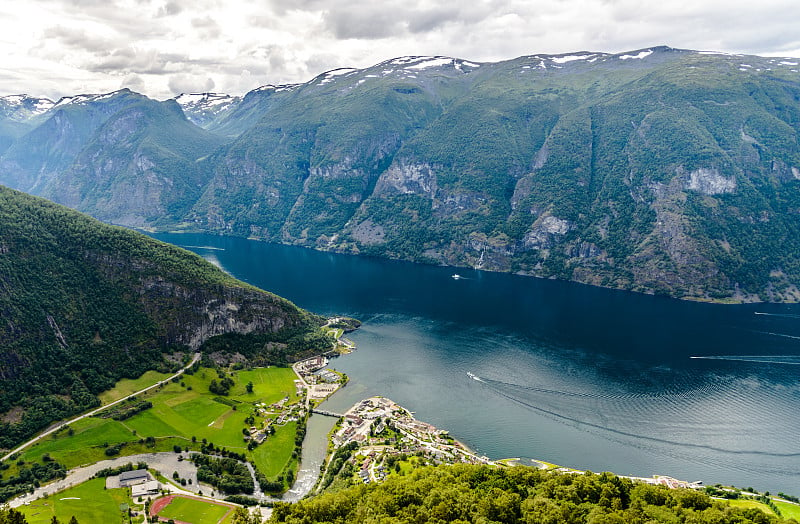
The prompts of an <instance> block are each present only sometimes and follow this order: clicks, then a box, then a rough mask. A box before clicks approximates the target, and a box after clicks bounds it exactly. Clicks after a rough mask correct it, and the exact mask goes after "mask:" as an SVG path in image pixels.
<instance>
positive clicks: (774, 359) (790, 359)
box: [689, 335, 800, 366]
mask: <svg viewBox="0 0 800 524" xmlns="http://www.w3.org/2000/svg"><path fill="white" fill-rule="evenodd" d="M787 336H788V335H787ZM791 338H800V337H791ZM689 358H691V359H697V360H730V361H733V362H754V363H758V364H788V365H790V366H797V365H800V356H796V355H707V356H693V357H689Z"/></svg>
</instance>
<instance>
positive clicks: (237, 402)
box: [0, 367, 304, 493]
mask: <svg viewBox="0 0 800 524" xmlns="http://www.w3.org/2000/svg"><path fill="white" fill-rule="evenodd" d="M219 373H224V374H225V375H226V377H228V378H230V379H231V380H233V381H234V386H233V387H232V388H231V391H230V395H229V396H228V397H225V399H224V400H226V401H229V402H230V403H231V405H228V404H223V403H220V402H217V401H216V400H215V395H214V394H213V393H211V392H210V391H209V390H208V385H209V383H210V381H211V380H214V379H218V378H219ZM295 378H296V376H295V374H294V372H293V371H292V370H291V369H290V368H283V367H272V368H256V369H249V370H239V371H235V372H227V371H226V372H221V371H219V370H217V369H212V368H198V369H197V370H196V371H193V372H192V373H191V374H184V375H182V376H181V378H180V380H179V381H175V382H172V381H171V382H168V383H166V384H164V385H162V386H159V387H157V388H154V389H153V390H151V391H150V392H148V393H146V394H144V395H143V396H141V398H139V399H137V400H136V401H135V402H136V403H138V402H149V403H151V404H152V407H151V408H150V409H147V410H145V411H141V412H139V413H136V414H135V415H133V416H131V417H130V418H127V419H125V420H115V419H113V418H101V417H91V418H88V419H83V420H80V421H78V422H76V423H74V424H72V425H71V426H70V429H71V434H70V431H67V430H62V431H59V432H58V433H56V434H55V435H54V436H52V437H49V438H47V439H44V440H43V441H40V442H39V443H37V444H35V445H33V446H31V447H30V448H28V449H26V450H25V451H24V452H23V453H22V454H21V455H20V460H22V461H23V462H24V464H25V466H22V467H20V466H18V465H17V464H16V463H13V464H12V465H11V466H10V467H9V468H8V470H6V471H4V472H3V478H16V477H18V476H20V471H21V470H25V469H30V468H39V469H41V468H44V466H45V465H48V464H49V465H48V467H51V468H52V467H56V466H55V465H59V466H58V467H59V468H60V467H62V466H61V465H63V467H66V468H73V467H75V466H79V465H82V464H90V463H93V462H97V461H99V460H103V459H105V458H107V456H108V453H109V450H112V451H115V452H116V453H118V454H119V455H122V456H126V455H133V454H138V453H151V452H154V451H174V450H175V449H176V448H179V449H182V450H183V449H190V450H193V451H200V450H201V449H202V450H206V451H208V452H209V453H212V452H215V453H222V454H226V455H227V454H228V453H230V454H236V455H237V456H238V455H241V457H244V458H246V459H247V460H249V461H251V462H252V463H253V464H254V466H255V467H256V469H257V470H258V472H259V473H260V475H261V476H262V479H263V483H265V484H266V483H271V484H269V487H270V488H271V489H272V491H275V492H282V491H284V490H285V489H286V488H287V487H288V486H289V485H290V484H291V482H290V481H289V478H290V477H291V478H293V476H294V474H295V473H296V469H297V466H298V461H299V452H298V449H299V445H298V431H299V430H300V428H301V427H304V426H302V425H301V424H300V423H298V422H297V421H287V422H285V423H284V424H283V425H278V424H277V423H276V422H275V420H276V419H277V418H278V417H279V415H280V413H282V410H280V409H272V408H270V407H269V406H270V405H272V404H275V403H277V402H279V401H282V400H284V399H288V400H287V401H286V402H285V404H284V405H286V406H287V409H292V408H291V406H297V405H299V401H300V400H301V399H300V397H298V396H297V395H296V388H295V386H294V380H295ZM248 382H252V383H253V393H247V391H246V384H247V383H248ZM243 383H244V384H243ZM256 404H259V406H260V405H262V404H263V405H266V408H263V407H257V406H256ZM115 407H116V406H115ZM234 407H235V409H234ZM267 424H269V425H271V427H272V428H273V430H271V434H270V435H268V436H267V437H266V440H265V441H264V442H263V443H262V444H260V445H257V446H252V447H251V446H248V441H247V440H245V439H244V435H243V432H242V430H243V429H247V428H250V427H252V426H258V427H261V426H263V425H267ZM300 442H301V443H302V438H300ZM212 446H213V449H212ZM45 456H46V457H48V458H49V459H50V460H51V461H53V462H50V463H45V462H43V460H44V457H45ZM59 471H60V470H59ZM28 475H29V474H27V473H26V474H25V478H26V479H28ZM247 479H248V480H249V479H250V476H249V474H248V476H247ZM29 480H30V479H29ZM27 486H28V483H27V482H25V483H22V484H20V487H19V489H20V490H27ZM250 491H252V487H251V488H250ZM250 491H247V492H250ZM0 493H2V488H1V487H0Z"/></svg>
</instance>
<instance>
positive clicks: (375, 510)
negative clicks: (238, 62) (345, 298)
mask: <svg viewBox="0 0 800 524" xmlns="http://www.w3.org/2000/svg"><path fill="white" fill-rule="evenodd" d="M270 522H285V523H288V524H301V523H303V524H306V523H330V524H334V523H336V524H338V523H341V524H346V523H351V522H358V523H362V524H369V523H378V522H387V523H388V522H394V523H403V522H409V523H411V522H430V523H444V522H457V523H467V522H476V523H477V522H480V523H486V524H489V523H503V524H515V523H527V524H533V523H547V524H558V523H570V524H578V523H593V524H623V523H626V524H646V523H655V522H668V523H678V522H686V523H689V522H691V523H695V524H702V523H739V524H777V523H779V522H795V521H794V520H791V521H784V520H781V519H780V518H777V517H774V516H769V515H767V514H765V513H764V512H762V511H761V510H759V509H755V508H749V509H744V508H733V507H730V506H729V505H728V503H727V502H726V501H718V500H712V499H711V498H710V497H709V496H708V495H706V494H705V493H702V492H699V491H695V490H691V489H676V490H670V489H668V488H666V487H665V486H650V485H647V484H634V483H633V482H632V481H630V480H627V479H622V478H620V477H617V476H615V475H613V474H611V473H602V474H600V475H597V474H592V473H588V474H586V475H579V474H568V473H567V474H559V473H551V472H545V471H542V470H536V469H532V468H529V467H522V466H520V467H512V468H493V467H489V466H468V465H455V466H438V467H428V468H424V469H421V470H416V471H414V472H413V473H412V474H411V475H409V476H406V477H397V476H392V477H391V478H390V479H389V480H387V481H386V482H385V483H382V484H375V485H364V486H358V487H354V488H349V489H346V490H343V491H340V492H336V493H327V494H323V495H320V496H317V497H314V498H312V499H309V500H304V501H301V502H298V503H296V504H281V503H279V504H277V505H276V506H275V510H274V513H273V515H272V519H271V520H270Z"/></svg>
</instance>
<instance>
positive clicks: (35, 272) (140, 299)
mask: <svg viewBox="0 0 800 524" xmlns="http://www.w3.org/2000/svg"><path fill="white" fill-rule="evenodd" d="M212 314H213V315H217V316H218V317H219V318H220V322H219V325H220V326H221V327H219V328H214V327H213V326H209V325H208V323H209V315H212ZM0 315H2V318H3V323H2V325H0V344H2V346H3V352H2V354H1V355H0V391H2V395H0V414H2V415H3V421H4V422H2V423H0V448H11V447H12V446H13V445H15V444H17V443H19V442H20V441H22V440H23V439H24V438H26V437H28V436H30V435H32V434H33V433H35V432H36V431H38V430H40V429H42V428H44V427H46V426H47V425H48V424H49V423H51V422H53V421H55V420H60V419H63V418H65V417H68V416H70V415H73V414H76V413H79V412H81V411H84V410H86V409H88V408H91V407H95V406H98V405H99V400H98V399H97V397H96V395H97V394H98V393H100V392H102V391H104V390H107V389H110V388H111V387H113V385H114V384H115V383H116V382H117V381H118V380H120V379H122V378H136V377H138V376H140V375H141V374H142V373H144V372H145V371H147V370H158V371H171V370H175V369H177V368H179V367H180V366H181V365H183V364H184V363H185V362H188V358H189V356H190V354H191V353H192V352H193V351H194V350H197V349H202V346H201V344H202V343H203V342H207V340H209V337H210V336H212V335H216V334H225V333H230V332H232V331H235V329H236V328H228V327H225V326H226V325H229V324H231V323H232V324H234V325H235V324H239V325H241V326H247V328H246V329H247V330H248V331H249V332H251V333H252V334H251V335H240V336H239V339H238V340H240V341H241V342H242V346H243V348H245V349H243V351H242V353H243V354H245V355H247V356H250V357H252V358H254V359H258V360H259V361H260V362H262V363H265V364H283V363H286V362H287V361H288V360H289V359H290V355H291V353H292V352H299V351H300V350H301V349H302V350H313V349H316V346H315V344H316V345H317V346H319V345H320V344H325V343H328V344H330V341H329V340H328V339H327V338H326V337H324V336H323V335H321V334H318V328H319V325H320V320H319V319H318V318H317V317H316V316H314V315H312V314H310V313H307V312H305V311H303V310H301V309H299V308H297V307H296V306H294V305H293V304H292V303H290V302H288V301H286V300H284V299H282V298H280V297H277V296H275V295H273V294H270V293H267V292H264V291H261V290H259V289H256V288H254V287H252V286H250V285H248V284H245V283H243V282H240V281H237V280H235V279H233V278H232V277H230V276H228V275H227V274H225V273H224V272H222V271H221V270H219V269H218V268H216V267H215V266H213V265H212V264H210V263H208V262H206V261H205V260H203V259H202V258H200V257H199V256H197V255H194V254H192V253H189V252H188V251H185V250H183V249H180V248H177V247H174V246H170V245H168V244H165V243H162V242H158V241H156V240H153V239H151V238H149V237H147V236H145V235H142V234H140V233H137V232H134V231H131V230H128V229H124V228H120V227H114V226H109V225H106V224H103V223H101V222H99V221H97V220H94V219H92V218H90V217H88V216H86V215H83V214H81V213H78V212H76V211H72V210H69V209H67V208H64V207H62V206H59V205H55V204H52V203H50V202H47V201H45V200H43V199H40V198H37V197H31V196H28V195H25V194H22V193H19V192H17V191H13V190H10V189H7V188H2V187H0ZM222 319H226V320H224V321H222ZM227 319H230V322H229V321H228V320H227ZM204 326H205V327H204ZM242 329H245V328H244V327H243V328H242ZM197 333H207V334H206V335H197ZM233 334H234V333H231V335H233ZM198 336H199V338H198ZM210 340H212V341H213V340H214V339H213V338H210ZM237 349H238V348H237V347H236V346H235V345H234V346H230V344H228V343H226V342H224V341H222V342H220V343H218V344H217V343H215V344H214V347H213V350H214V351H223V352H224V351H231V352H233V351H236V350H237Z"/></svg>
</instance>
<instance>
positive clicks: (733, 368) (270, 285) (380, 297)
mask: <svg viewBox="0 0 800 524" xmlns="http://www.w3.org/2000/svg"><path fill="white" fill-rule="evenodd" d="M155 236H156V238H159V239H161V240H164V241H167V242H171V243H174V244H177V245H180V246H183V247H186V248H188V249H191V250H193V251H195V252H197V253H199V254H200V255H202V256H203V257H205V258H206V259H207V260H210V261H212V262H214V263H216V264H218V265H219V266H221V267H222V268H223V269H225V270H226V271H228V272H229V273H231V274H233V275H234V276H235V277H237V278H240V279H242V280H245V281H247V282H249V283H251V284H254V285H256V286H259V287H261V288H264V289H268V290H270V291H272V292H275V293H277V294H279V295H281V296H284V297H286V298H288V299H290V300H292V301H293V302H295V303H296V304H297V305H299V306H301V307H304V308H306V309H309V310H311V311H313V312H316V313H319V314H322V315H348V316H353V317H355V318H358V319H360V320H362V321H363V322H364V324H363V326H362V328H361V329H359V330H358V331H357V332H355V333H353V334H352V335H351V338H352V339H353V340H354V341H355V342H356V343H357V345H358V350H357V351H356V352H355V353H353V354H351V355H348V356H346V357H342V358H339V359H336V360H335V361H333V362H332V363H331V366H332V367H335V368H336V369H338V370H340V371H344V372H346V373H347V374H348V375H349V376H350V378H351V382H350V384H348V386H347V387H346V388H344V389H343V390H342V391H341V392H339V393H337V394H336V395H335V396H334V397H333V398H332V399H331V400H329V401H327V402H326V407H327V408H328V409H331V410H334V411H343V410H345V409H347V408H348V407H349V406H350V405H351V404H352V403H353V402H355V401H357V400H359V399H361V398H363V397H366V396H370V395H384V396H387V397H390V398H392V399H393V400H395V401H397V402H399V403H400V404H402V405H403V406H405V407H407V408H408V409H410V410H412V411H415V412H416V415H417V417H418V418H420V419H422V420H425V421H428V422H431V423H433V424H434V425H436V426H439V427H441V428H445V429H448V430H450V432H451V433H452V434H453V436H454V437H456V438H458V439H459V440H461V441H463V442H464V443H466V444H467V445H469V446H471V447H472V448H473V449H475V450H477V451H478V452H480V453H481V454H485V455H487V456H489V457H491V458H504V457H533V458H537V459H542V460H545V461H548V462H553V463H556V464H560V465H564V466H571V467H575V468H580V469H590V470H593V471H605V470H609V471H614V472H615V473H619V474H625V475H636V476H651V475H653V474H664V475H670V476H674V477H677V478H681V479H684V480H703V481H704V482H706V483H712V484H713V483H718V482H719V483H724V484H733V485H736V486H753V487H756V488H759V489H762V490H771V491H773V492H777V491H784V492H786V493H794V494H800V409H798V408H800V383H799V382H798V379H799V378H800V306H796V305H763V304H760V305H739V306H730V305H712V304H699V303H692V302H684V301H678V300H671V299H666V298H662V297H653V296H647V295H639V294H634V293H626V292H620V291H613V290H607V289H600V288H593V287H589V286H582V285H578V284H573V283H567V282H557V281H549V280H540V279H534V278H526V277H519V276H514V275H507V274H496V273H485V272H480V271H473V270H462V269H458V270H454V269H452V268H440V267H433V266H423V265H414V264H409V263H402V262H394V261H387V260H379V259H372V258H362V257H353V256H345V255H335V254H329V253H321V252H316V251H312V250H307V249H302V248H295V247H287V246H279V245H272V244H265V243H261V242H256V241H250V240H245V239H238V238H226V237H218V236H210V235H199V234H181V235H177V234H158V235H155ZM456 272H458V273H460V274H461V275H462V276H463V277H464V278H461V279H458V280H456V279H453V278H451V275H452V274H453V273H456ZM693 357H701V358H693ZM467 372H470V373H472V374H474V375H475V376H476V377H477V379H474V378H471V377H470V376H468V375H467Z"/></svg>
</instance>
